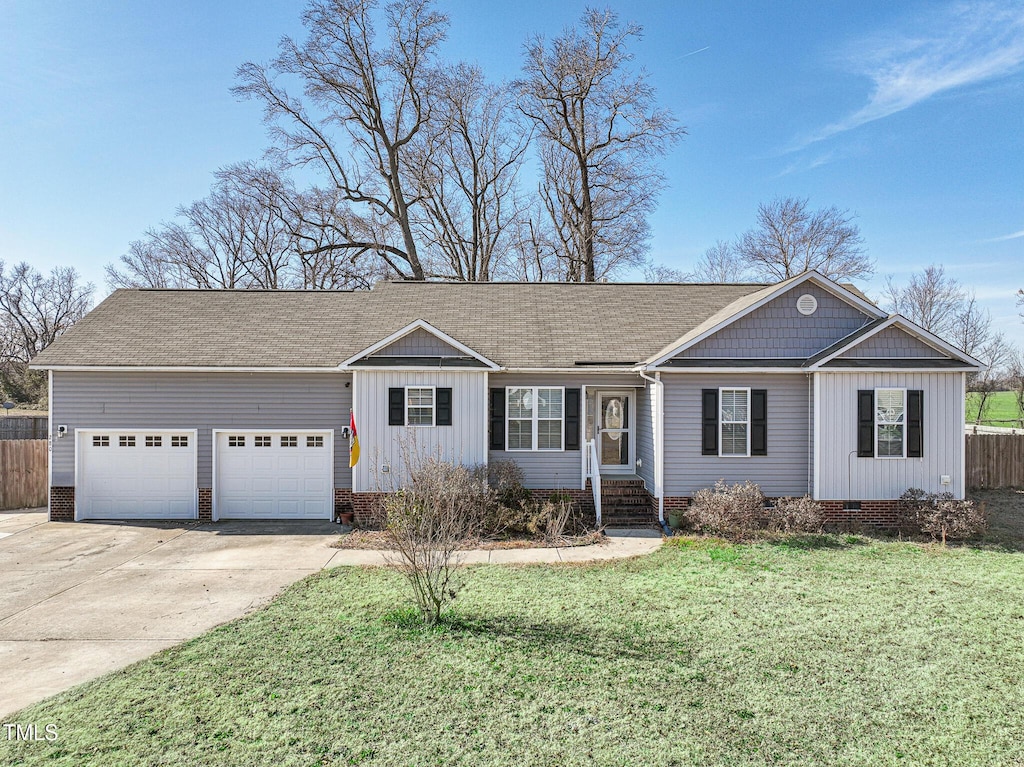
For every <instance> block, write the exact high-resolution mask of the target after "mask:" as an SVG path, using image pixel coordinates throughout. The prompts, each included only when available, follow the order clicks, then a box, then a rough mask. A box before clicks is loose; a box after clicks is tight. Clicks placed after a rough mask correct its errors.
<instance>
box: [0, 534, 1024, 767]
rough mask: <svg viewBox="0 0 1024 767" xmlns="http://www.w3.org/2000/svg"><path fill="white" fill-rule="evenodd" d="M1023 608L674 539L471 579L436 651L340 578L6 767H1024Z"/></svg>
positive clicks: (423, 633)
mask: <svg viewBox="0 0 1024 767" xmlns="http://www.w3.org/2000/svg"><path fill="white" fill-rule="evenodd" d="M1022 594H1024V554H1022V553H1019V552H1014V551H1007V550H1005V549H996V548H990V549H987V550H985V549H976V548H968V547H964V548H952V547H951V548H949V549H942V548H939V547H932V546H924V545H919V544H910V543H899V542H880V541H875V540H871V539H867V538H861V537H858V536H807V537H801V538H793V539H789V540H787V541H782V542H776V543H767V542H766V543H759V544H755V545H745V546H731V545H730V544H728V543H724V542H722V541H714V540H687V539H674V540H673V541H672V543H671V544H669V545H666V546H665V547H663V548H662V550H661V551H659V552H657V553H656V554H654V555H652V556H649V557H646V558H643V559H638V560H632V561H624V562H618V563H612V564H604V565H593V566H587V567H572V566H548V567H523V568H512V567H496V566H490V567H478V568H473V569H472V570H470V572H469V573H468V585H467V587H466V590H465V591H464V593H463V594H462V596H461V597H460V599H459V601H458V602H457V607H456V611H455V612H453V613H452V614H451V615H450V616H449V618H448V620H447V621H446V623H445V624H444V625H442V626H440V627H438V628H435V629H430V630H427V629H423V628H420V627H419V626H418V625H417V623H416V622H415V621H414V620H412V619H411V617H410V614H409V613H408V612H407V611H405V610H402V609H398V606H399V605H401V603H402V600H403V599H404V597H405V591H404V588H403V584H402V583H401V582H400V581H399V579H398V577H397V576H396V575H395V574H394V573H392V572H389V571H387V570H369V569H367V570H361V569H346V568H339V569H336V570H332V571H328V572H324V573H321V574H318V575H315V576H312V577H310V578H308V579H306V580H304V581H301V582H299V583H298V584H296V585H295V586H294V587H292V588H291V589H289V590H288V591H287V592H286V593H285V594H284V595H283V596H282V597H281V598H279V599H278V600H276V601H275V602H274V603H272V604H271V605H270V606H268V607H267V608H266V609H264V610H261V611H259V612H257V613H254V614H252V615H250V616H248V617H246V618H244V619H242V620H239V621H235V622H233V623H231V624H228V625H225V626H223V627H220V628H218V629H216V630H214V631H211V632H210V633H208V634H206V635H204V636H202V637H199V638H198V639H196V640H194V641H191V642H188V643H185V644H183V645H181V646H179V647H177V648H173V649H171V650H168V651H165V652H162V653H160V654H158V655H156V656H154V657H153V658H151V659H149V660H147V661H143V662H141V663H138V664H136V665H134V666H132V667H130V668H128V669H125V670H124V671H122V672H118V673H115V674H112V675H110V676H107V677H105V678H103V679H100V680H97V681H95V682H92V683H89V684H86V685H83V686H81V687H78V688H75V689H73V690H70V691H68V692H66V693H63V694H61V695H59V696H57V697H55V698H51V699H50V700H48V701H45V702H43V703H41V704H39V705H36V706H34V707H32V708H30V709H27V710H25V711H23V712H21V713H20V714H18V715H16V716H13V717H8V719H7V721H15V722H21V723H26V722H35V723H38V724H39V726H40V728H42V726H44V725H45V724H47V723H56V724H57V725H58V728H59V740H58V741H57V742H56V743H52V744H51V743H27V744H25V743H23V744H14V743H8V742H4V741H2V740H0V764H3V765H20V764H26V765H37V764H46V765H76V767H77V765H90V767H96V766H99V765H157V764H159V765H207V764H228V765H282V766H283V765H326V764H330V765H357V764H358V765H517V766H518V765H624V766H625V765H630V766H632V765H689V764H694V765H696V764H700V765H718V764H721V765H765V764H773V765H779V764H782V765H797V764H799V765H815V764H832V765H844V766H853V765H972V764H978V765H1020V764H1021V763H1022V760H1024V741H1022V734H1024V600H1022ZM11 671H12V670H11V669H10V668H8V669H7V670H6V672H5V673H11Z"/></svg>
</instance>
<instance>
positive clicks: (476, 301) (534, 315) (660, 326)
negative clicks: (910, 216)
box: [33, 282, 765, 368]
mask: <svg viewBox="0 0 1024 767" xmlns="http://www.w3.org/2000/svg"><path fill="white" fill-rule="evenodd" d="M764 287H765V286H764V285H703V284H702V285H678V284H652V285H644V284H622V283H588V284H565V283H422V282H391V283H382V284H379V285H378V286H376V287H375V288H374V289H373V290H370V291H358V292H330V291H241V290H239V291H235V290H117V291H115V292H114V293H112V294H111V295H110V296H109V297H108V298H107V299H106V300H104V301H103V302H102V303H101V304H100V305H99V306H97V307H96V308H95V309H94V310H93V311H92V312H90V313H89V314H88V315H87V316H86V317H85V318H84V319H83V320H82V321H81V322H79V323H78V324H77V325H76V326H75V327H74V328H72V329H71V330H69V331H68V332H67V333H65V334H64V335H63V336H61V337H60V338H58V339H57V341H55V342H54V343H53V344H52V345H51V346H50V347H49V348H48V349H46V350H45V351H43V352H41V353H40V354H39V355H38V356H37V357H36V359H35V360H34V361H33V362H34V364H35V365H38V366H65V365H73V366H112V365H116V366H132V367H135V366H147V367H148V366H153V367H157V366H159V367H163V366H175V367H177V366H184V367H255V368H260V367H271V368H272V367H304V368H317V367H324V368H327V367H335V366H337V365H338V364H339V363H341V362H342V361H344V360H346V359H348V358H349V357H352V356H353V355H355V354H357V353H358V352H360V351H362V350H363V349H365V348H367V347H368V346H371V345H372V344H374V343H376V342H377V341H380V340H381V339H383V338H386V337H387V336H389V335H391V334H392V333H394V332H396V331H398V330H401V329H402V328H404V327H405V326H407V325H409V324H410V323H411V322H414V321H415V320H417V319H422V320H425V321H426V322H429V323H430V324H431V325H433V326H434V327H436V328H438V329H439V330H441V331H443V332H445V333H447V334H448V335H450V336H452V337H453V338H455V339H456V340H458V341H460V342H462V343H463V344H465V345H466V346H468V347H470V348H471V349H473V350H474V351H476V352H478V353H479V354H482V355H484V356H485V357H487V358H489V359H491V360H493V361H494V362H496V363H498V364H499V365H501V366H503V367H515V368H529V367H538V368H543V367H573V366H574V365H575V364H576V363H578V362H591V363H592V362H615V363H635V362H639V361H641V360H644V359H647V358H648V357H650V356H652V355H653V354H655V353H656V352H657V351H658V350H660V349H664V348H665V347H667V346H668V345H670V344H672V343H674V342H675V341H676V340H678V339H679V338H680V337H682V336H683V335H685V334H687V333H688V332H690V331H692V330H693V329H694V328H696V327H698V326H699V325H701V324H702V323H704V322H705V321H706V320H708V319H709V318H711V317H713V316H715V315H716V314H718V313H719V312H721V311H722V310H723V309H724V308H725V307H727V306H730V305H731V304H734V303H735V302H741V303H742V300H743V299H746V298H748V297H751V296H752V294H755V293H758V292H760V291H762V290H763V289H764Z"/></svg>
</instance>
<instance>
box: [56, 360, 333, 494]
mask: <svg viewBox="0 0 1024 767" xmlns="http://www.w3.org/2000/svg"><path fill="white" fill-rule="evenodd" d="M351 380H352V376H351V375H347V374H341V373H306V374H292V373H127V372H125V373H122V372H117V373H113V372H104V373H88V372H81V373H72V372H61V371H54V373H53V401H52V402H51V403H50V407H51V410H52V413H53V423H54V428H56V426H57V425H58V424H60V425H66V426H67V427H68V436H66V437H64V438H62V439H56V438H54V440H53V454H52V461H53V484H54V486H56V487H70V486H72V485H74V483H75V441H76V440H75V430H76V429H87V428H92V429H115V428H124V429H147V428H151V429H198V445H197V447H198V456H197V458H198V464H199V465H198V480H199V487H212V475H213V442H212V440H213V433H212V430H213V429H228V428H232V427H235V428H238V429H257V428H265V429H296V430H297V431H298V430H302V429H334V430H335V437H334V446H335V454H334V484H335V486H336V487H351V484H352V477H351V472H350V470H349V468H348V443H347V442H346V441H345V440H343V439H341V437H340V434H339V432H340V430H341V429H342V428H343V427H345V426H348V417H349V408H350V407H351V404H352V389H351V388H346V387H345V384H346V383H349V382H351Z"/></svg>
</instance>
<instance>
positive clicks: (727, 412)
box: [718, 389, 750, 457]
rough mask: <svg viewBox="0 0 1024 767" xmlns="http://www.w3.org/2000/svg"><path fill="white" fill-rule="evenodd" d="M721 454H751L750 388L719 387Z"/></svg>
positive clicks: (744, 455)
mask: <svg viewBox="0 0 1024 767" xmlns="http://www.w3.org/2000/svg"><path fill="white" fill-rule="evenodd" d="M718 402H719V419H718V423H719V429H720V435H719V442H718V444H719V445H720V452H719V455H723V456H743V457H746V456H748V455H750V389H719V391H718Z"/></svg>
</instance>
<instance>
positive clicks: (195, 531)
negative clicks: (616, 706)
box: [0, 510, 339, 717]
mask: <svg viewBox="0 0 1024 767" xmlns="http://www.w3.org/2000/svg"><path fill="white" fill-rule="evenodd" d="M337 535H338V528H337V527H335V526H334V525H331V524H330V523H329V522H308V523H307V522H287V523H275V522H220V523H217V524H216V525H210V524H206V525H200V524H198V523H188V522H183V523H152V524H147V523H136V522H132V523H125V522H109V523H102V522H88V523H83V522H77V523H57V522H47V521H46V514H45V512H44V511H43V510H31V511H19V512H0V668H2V669H3V684H2V685H0V717H3V716H5V715H7V714H10V713H11V712H13V711H16V710H18V709H20V708H23V707H24V706H27V705H29V704H30V703H35V702H36V701H39V700H42V699H43V698H46V697H48V696H50V695H53V694H54V693H57V692H60V691H61V690H65V689H67V688H68V687H71V686H73V685H76V684H79V683H80V682H84V681H86V680H88V679H92V678H94V677H97V676H99V675H101V674H104V673H106V672H108V671H112V670H114V669H117V668H121V667H122V666H125V665H127V664H129V663H132V662H134V661H136V660H140V659H142V658H146V657H148V656H150V655H152V654H153V653H154V652H156V651H158V650H161V649H163V648H165V647H170V646H172V645H175V644H178V643H179V642H181V641H183V640H185V639H190V638H192V637H194V636H198V635H199V634H201V633H203V632H204V631H206V630H208V629H210V628H212V627H213V626H216V625H218V624H220V623H224V622H225V621H229V620H232V619H234V618H237V617H239V616H240V615H243V614H245V613H246V612H249V611H250V610H252V609H254V608H256V607H258V606H260V605H262V604H264V603H266V602H267V601H269V600H270V599H272V598H273V597H274V596H275V595H277V594H278V593H280V591H281V590H282V589H283V588H284V587H286V586H288V585H289V584H291V583H293V582H295V581H297V580H298V579H300V578H302V577H304V576H306V575H308V574H310V573H312V572H315V571H317V570H319V569H321V568H323V567H326V566H327V565H328V563H329V562H330V561H331V559H332V558H333V557H334V556H335V555H337V554H338V553H339V552H338V550H337V549H332V548H330V544H331V543H332V542H333V541H335V540H337Z"/></svg>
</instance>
